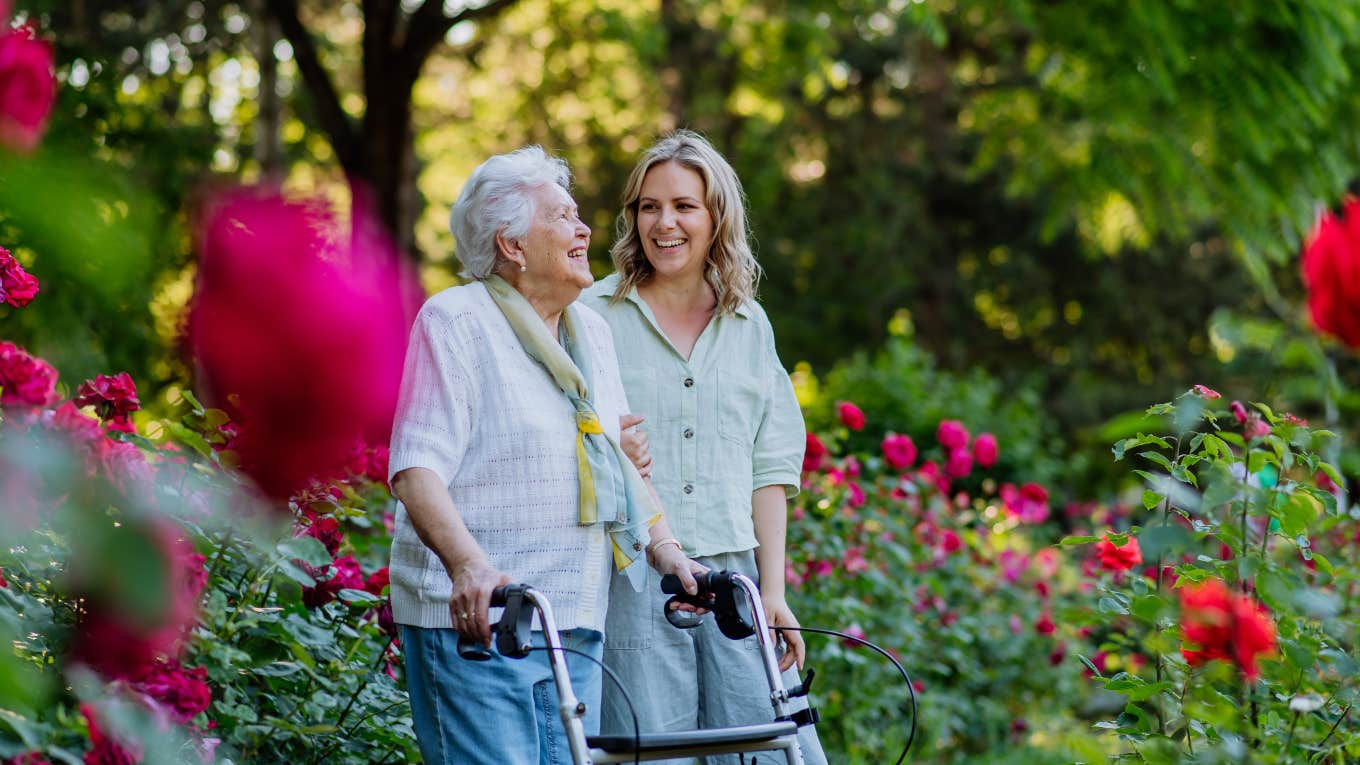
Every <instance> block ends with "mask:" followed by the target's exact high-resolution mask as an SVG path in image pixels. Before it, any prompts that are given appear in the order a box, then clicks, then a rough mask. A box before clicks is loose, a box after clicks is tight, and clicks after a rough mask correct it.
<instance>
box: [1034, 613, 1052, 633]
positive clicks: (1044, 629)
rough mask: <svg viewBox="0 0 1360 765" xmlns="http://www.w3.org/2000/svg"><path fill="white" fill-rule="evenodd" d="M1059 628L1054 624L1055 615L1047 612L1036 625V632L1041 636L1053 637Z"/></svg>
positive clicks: (1041, 615)
mask: <svg viewBox="0 0 1360 765" xmlns="http://www.w3.org/2000/svg"><path fill="white" fill-rule="evenodd" d="M1057 629H1058V626H1057V625H1056V624H1054V623H1053V615H1052V614H1050V613H1049V612H1047V611H1045V612H1043V613H1042V614H1040V615H1039V620H1038V621H1036V622H1035V623H1034V631H1035V632H1037V633H1039V634H1040V635H1052V634H1053V632H1054V631H1055V630H1057Z"/></svg>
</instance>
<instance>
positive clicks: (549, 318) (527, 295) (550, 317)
mask: <svg viewBox="0 0 1360 765" xmlns="http://www.w3.org/2000/svg"><path fill="white" fill-rule="evenodd" d="M496 273H497V275H498V276H500V277H501V278H502V279H504V280H505V281H506V283H507V284H509V285H510V286H511V287H514V288H515V291H517V292H519V294H521V295H523V296H524V299H525V300H527V301H529V306H530V307H531V308H533V309H534V313H536V314H538V318H540V319H542V320H543V324H544V325H545V326H547V328H548V333H549V334H551V335H552V336H553V337H554V338H556V337H557V322H558V320H559V319H561V318H562V311H564V310H566V308H567V306H568V305H570V304H571V300H568V301H567V302H565V303H564V302H562V297H561V295H553V294H551V293H550V291H549V290H544V289H536V288H535V285H534V284H532V283H531V282H530V280H528V279H525V278H523V277H524V273H523V272H521V271H520V270H519V269H517V268H503V269H501V270H499V271H497V272H496ZM578 294H579V290H578ZM572 300H575V297H573V298H572Z"/></svg>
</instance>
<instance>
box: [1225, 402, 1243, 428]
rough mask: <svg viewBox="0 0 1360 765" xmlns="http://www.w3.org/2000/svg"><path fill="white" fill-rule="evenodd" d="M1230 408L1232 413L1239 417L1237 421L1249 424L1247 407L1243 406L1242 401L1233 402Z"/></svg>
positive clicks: (1241, 423) (1240, 423)
mask: <svg viewBox="0 0 1360 765" xmlns="http://www.w3.org/2000/svg"><path fill="white" fill-rule="evenodd" d="M1228 408H1229V409H1231V410H1232V415H1233V417H1235V418H1237V423H1238V424H1239V425H1246V424H1247V408H1246V407H1245V406H1242V402H1241V401H1234V402H1232V403H1231V404H1229V405H1228Z"/></svg>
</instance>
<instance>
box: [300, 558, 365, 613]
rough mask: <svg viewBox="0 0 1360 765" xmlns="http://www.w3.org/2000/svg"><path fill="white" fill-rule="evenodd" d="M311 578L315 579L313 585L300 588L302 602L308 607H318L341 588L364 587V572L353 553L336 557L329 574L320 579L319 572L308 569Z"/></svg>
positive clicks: (357, 588)
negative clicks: (314, 584)
mask: <svg viewBox="0 0 1360 765" xmlns="http://www.w3.org/2000/svg"><path fill="white" fill-rule="evenodd" d="M307 568H309V570H308V572H307V573H309V574H312V576H313V578H315V579H316V580H317V583H316V586H315V587H303V588H302V603H303V605H305V606H307V607H308V608H319V607H321V606H324V605H326V604H327V603H329V602H331V601H332V600H335V596H336V595H337V594H339V592H340V591H341V590H362V589H363V588H364V574H363V572H362V571H361V570H360V569H359V561H357V560H355V559H354V556H353V555H346V556H344V557H342V558H336V559H335V561H334V562H333V563H332V564H331V575H330V577H329V578H327V579H325V580H322V579H321V577H320V576H319V575H318V574H319V573H320V572H319V571H315V570H310V567H307Z"/></svg>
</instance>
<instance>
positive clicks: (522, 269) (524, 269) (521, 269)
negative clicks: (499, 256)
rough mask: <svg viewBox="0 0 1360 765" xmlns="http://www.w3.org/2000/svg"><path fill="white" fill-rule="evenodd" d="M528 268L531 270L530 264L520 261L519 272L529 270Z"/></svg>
mask: <svg viewBox="0 0 1360 765" xmlns="http://www.w3.org/2000/svg"><path fill="white" fill-rule="evenodd" d="M528 270H529V267H528V266H526V265H524V264H523V263H520V264H519V272H520V273H524V272H525V271H528Z"/></svg>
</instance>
